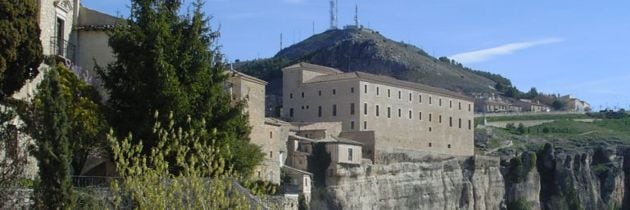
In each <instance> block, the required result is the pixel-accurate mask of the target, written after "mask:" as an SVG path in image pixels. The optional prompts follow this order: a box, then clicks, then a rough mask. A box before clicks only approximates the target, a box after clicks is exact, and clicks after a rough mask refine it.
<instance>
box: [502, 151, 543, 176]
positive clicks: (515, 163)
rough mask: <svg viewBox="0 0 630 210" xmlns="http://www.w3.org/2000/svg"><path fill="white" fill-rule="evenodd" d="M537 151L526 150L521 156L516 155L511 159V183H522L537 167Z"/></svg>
mask: <svg viewBox="0 0 630 210" xmlns="http://www.w3.org/2000/svg"><path fill="white" fill-rule="evenodd" d="M536 161H537V159H536V153H531V152H524V153H523V154H521V156H517V157H514V158H512V159H511V160H510V168H509V170H508V174H507V180H509V182H510V183H520V182H523V181H525V178H526V177H527V175H528V174H529V172H531V170H532V169H533V168H535V167H536Z"/></svg>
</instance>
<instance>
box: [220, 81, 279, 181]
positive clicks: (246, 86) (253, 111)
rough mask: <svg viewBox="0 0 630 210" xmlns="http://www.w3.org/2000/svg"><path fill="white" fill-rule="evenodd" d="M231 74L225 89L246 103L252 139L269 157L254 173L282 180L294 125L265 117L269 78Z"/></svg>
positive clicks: (272, 179) (273, 179) (260, 177)
mask: <svg viewBox="0 0 630 210" xmlns="http://www.w3.org/2000/svg"><path fill="white" fill-rule="evenodd" d="M228 74H230V77H229V79H228V80H227V82H226V85H225V90H226V91H228V92H229V93H230V95H231V96H232V99H233V100H235V101H238V100H243V101H245V103H246V107H245V109H246V110H245V111H246V112H247V114H248V115H249V126H251V128H252V130H251V134H250V136H249V138H250V142H251V143H252V144H256V145H258V146H260V149H261V151H262V152H263V153H264V154H265V159H264V160H263V162H262V165H260V166H259V167H258V168H256V169H255V171H254V175H255V176H257V177H258V178H259V179H261V180H265V181H270V182H272V183H276V184H279V183H280V168H281V167H282V166H283V164H284V162H285V159H286V154H287V151H286V141H287V138H288V135H289V132H290V124H288V123H286V122H284V121H282V120H278V119H273V118H265V85H266V84H267V83H266V82H265V81H262V80H259V79H256V78H254V77H252V76H249V75H246V74H243V73H240V72H237V71H228Z"/></svg>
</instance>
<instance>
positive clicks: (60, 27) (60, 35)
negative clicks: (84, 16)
mask: <svg viewBox="0 0 630 210" xmlns="http://www.w3.org/2000/svg"><path fill="white" fill-rule="evenodd" d="M65 25H66V24H65V21H64V20H63V19H61V18H57V25H56V26H55V30H56V31H55V32H56V34H57V39H56V40H55V42H57V43H56V44H57V46H55V47H56V48H57V49H56V50H57V52H56V53H57V55H61V56H64V55H65V53H64V49H65V47H64V46H63V44H64V43H63V41H64V40H63V39H64V34H65V33H64V26H65Z"/></svg>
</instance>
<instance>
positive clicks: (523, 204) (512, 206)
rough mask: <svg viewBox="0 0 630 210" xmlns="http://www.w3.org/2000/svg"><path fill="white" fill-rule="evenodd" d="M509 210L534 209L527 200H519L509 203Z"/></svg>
mask: <svg viewBox="0 0 630 210" xmlns="http://www.w3.org/2000/svg"><path fill="white" fill-rule="evenodd" d="M507 209H508V210H530V209H532V207H531V205H530V204H529V202H527V200H525V198H519V199H517V200H515V201H512V202H509V203H508V204H507Z"/></svg>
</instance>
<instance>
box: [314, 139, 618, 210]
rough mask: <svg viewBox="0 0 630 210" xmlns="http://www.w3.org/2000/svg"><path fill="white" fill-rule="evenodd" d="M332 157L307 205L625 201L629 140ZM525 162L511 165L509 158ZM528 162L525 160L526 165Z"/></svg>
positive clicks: (607, 204)
mask: <svg viewBox="0 0 630 210" xmlns="http://www.w3.org/2000/svg"><path fill="white" fill-rule="evenodd" d="M515 158H520V162H518V161H509V160H503V161H500V160H499V158H495V157H486V156H474V157H471V158H466V159H458V158H454V157H435V156H431V157H424V158H410V157H408V156H405V157H404V158H399V159H398V162H397V161H389V162H387V163H385V164H372V163H369V162H364V163H363V164H361V165H358V166H350V165H332V166H331V167H330V168H329V169H328V171H327V172H326V174H327V175H329V176H328V177H327V178H326V187H324V188H315V189H314V192H313V195H312V196H313V197H312V199H313V200H312V202H311V209H469V210H504V209H518V208H519V207H523V206H525V207H526V208H527V209H535V210H538V209H542V210H565V209H566V210H570V209H584V210H599V209H630V193H625V192H629V191H630V185H629V184H628V183H630V148H613V149H610V148H608V149H606V148H599V149H592V150H588V151H565V150H555V149H554V148H553V147H551V146H548V147H545V148H544V149H542V150H540V151H536V152H535V153H534V152H532V153H529V155H525V154H523V155H520V156H517V157H515ZM517 163H518V164H520V165H519V166H522V167H515V165H514V164H517ZM528 164H529V165H528Z"/></svg>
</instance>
